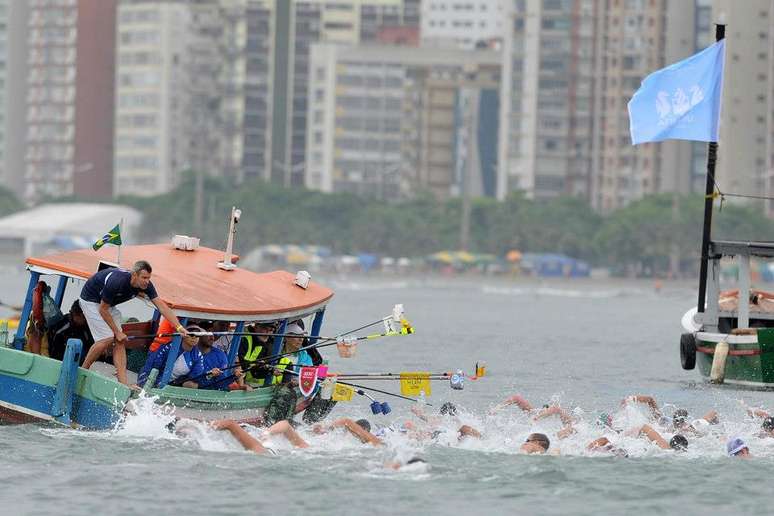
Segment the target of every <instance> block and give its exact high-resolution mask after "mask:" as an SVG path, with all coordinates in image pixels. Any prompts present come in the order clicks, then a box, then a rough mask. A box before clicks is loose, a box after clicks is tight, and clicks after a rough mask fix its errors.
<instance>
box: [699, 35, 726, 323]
mask: <svg viewBox="0 0 774 516" xmlns="http://www.w3.org/2000/svg"><path fill="white" fill-rule="evenodd" d="M725 37H726V25H725V24H721V23H718V24H715V41H721V40H722V39H724V38H725ZM721 94H722V92H721ZM717 156H718V142H709V146H708V148H707V184H706V187H705V189H704V228H703V231H702V236H701V262H700V268H699V301H698V305H697V307H696V310H697V311H698V312H699V313H704V305H705V302H706V300H707V269H708V266H709V246H710V242H711V241H710V235H711V229H712V203H713V201H714V199H713V197H712V194H713V192H714V191H715V163H716V162H717Z"/></svg>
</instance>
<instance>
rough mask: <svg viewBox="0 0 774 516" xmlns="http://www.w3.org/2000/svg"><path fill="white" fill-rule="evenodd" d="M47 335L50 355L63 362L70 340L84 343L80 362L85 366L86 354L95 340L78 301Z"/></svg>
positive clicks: (74, 302)
mask: <svg viewBox="0 0 774 516" xmlns="http://www.w3.org/2000/svg"><path fill="white" fill-rule="evenodd" d="M47 334H48V354H49V356H50V357H51V358H54V359H56V360H62V359H63V358H64V353H65V349H67V341H68V340H70V339H78V340H80V341H81V342H82V343H83V347H82V348H81V360H80V364H83V359H84V358H86V353H88V352H89V349H90V348H91V346H92V344H94V339H93V338H92V336H91V332H90V331H89V326H88V324H86V317H84V315H83V310H81V305H80V304H79V303H78V300H77V299H76V300H75V301H73V304H72V306H71V307H70V312H69V313H68V314H67V315H65V316H64V318H62V319H61V320H60V321H59V322H57V323H56V324H54V325H53V326H52V327H51V328H49V329H48V332H47ZM80 364H79V365H80Z"/></svg>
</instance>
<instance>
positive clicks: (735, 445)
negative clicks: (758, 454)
mask: <svg viewBox="0 0 774 516" xmlns="http://www.w3.org/2000/svg"><path fill="white" fill-rule="evenodd" d="M726 452H728V456H729V457H742V458H743V459H749V458H750V457H752V454H750V449H749V448H748V447H747V445H746V444H745V442H744V441H743V440H742V439H740V438H739V437H733V438H731V439H729V440H728V443H726Z"/></svg>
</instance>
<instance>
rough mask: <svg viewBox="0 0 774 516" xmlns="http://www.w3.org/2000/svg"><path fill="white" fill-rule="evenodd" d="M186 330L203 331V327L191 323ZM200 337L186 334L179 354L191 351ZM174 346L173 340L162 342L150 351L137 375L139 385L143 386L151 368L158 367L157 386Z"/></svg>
mask: <svg viewBox="0 0 774 516" xmlns="http://www.w3.org/2000/svg"><path fill="white" fill-rule="evenodd" d="M186 330H187V331H188V332H189V333H194V332H201V331H202V329H201V328H199V327H198V326H195V325H189V326H188V327H187V328H186ZM199 339H200V337H198V336H196V335H190V334H189V335H184V336H183V339H182V341H181V342H180V348H179V349H178V352H177V356H178V357H180V356H181V355H182V354H183V353H189V352H190V351H191V350H193V349H194V347H196V344H198V342H199ZM171 348H172V344H171V342H166V343H163V344H160V345H159V346H158V347H156V349H154V350H153V351H151V352H150V353H148V358H147V359H146V360H145V365H144V366H142V369H141V370H140V373H139V374H138V375H137V385H138V386H139V387H143V386H144V385H145V382H146V381H147V380H148V375H149V374H150V372H151V370H153V369H156V370H157V371H158V372H159V374H158V376H157V377H156V382H155V383H154V385H153V387H156V386H157V385H158V383H159V381H160V380H161V373H163V372H164V367H165V366H166V364H167V357H168V356H169V350H170V349H171Z"/></svg>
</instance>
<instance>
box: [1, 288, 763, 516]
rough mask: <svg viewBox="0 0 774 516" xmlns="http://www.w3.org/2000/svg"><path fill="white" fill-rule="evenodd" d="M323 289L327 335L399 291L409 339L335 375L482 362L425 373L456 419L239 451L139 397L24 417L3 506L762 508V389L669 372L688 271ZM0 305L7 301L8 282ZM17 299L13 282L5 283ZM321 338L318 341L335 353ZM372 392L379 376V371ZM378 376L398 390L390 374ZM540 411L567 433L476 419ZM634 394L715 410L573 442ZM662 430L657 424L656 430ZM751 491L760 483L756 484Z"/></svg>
mask: <svg viewBox="0 0 774 516" xmlns="http://www.w3.org/2000/svg"><path fill="white" fill-rule="evenodd" d="M329 284H330V285H332V286H333V287H334V288H335V289H336V292H337V294H336V298H335V301H334V302H333V303H332V305H331V306H330V308H329V310H328V314H327V321H326V325H325V332H324V333H325V334H335V333H337V332H340V331H345V330H349V329H352V328H354V327H357V326H359V325H361V324H363V323H365V322H370V321H373V320H375V319H378V318H380V317H382V316H385V315H387V314H388V313H389V312H390V311H391V308H392V305H393V304H395V303H403V304H404V305H405V307H406V315H407V317H408V318H409V319H410V320H411V322H412V323H413V324H414V325H415V327H416V330H417V333H416V334H415V335H413V336H410V337H393V338H386V339H381V340H375V341H371V342H368V343H366V344H362V345H361V346H360V347H359V350H358V355H357V357H355V358H353V359H348V360H344V359H339V358H338V357H336V356H334V354H333V353H332V352H330V351H329V352H328V353H326V355H327V356H329V357H330V359H331V364H332V365H331V368H332V370H336V371H342V372H353V373H364V372H385V371H401V370H431V371H433V372H440V371H446V370H452V369H457V368H461V369H464V370H466V371H468V372H472V370H473V367H474V364H475V362H476V361H478V360H485V361H486V362H487V363H488V373H489V374H488V376H487V377H486V378H484V379H481V380H478V381H475V382H473V381H468V382H466V386H465V390H464V391H451V390H450V389H449V388H448V385H446V384H443V383H436V384H433V395H432V396H431V398H430V399H429V401H430V402H431V403H433V404H434V407H428V408H427V410H428V411H429V412H433V411H436V410H437V407H438V406H439V405H440V404H441V403H442V402H444V401H454V402H455V403H456V404H457V405H458V406H460V407H462V408H463V410H462V412H461V414H460V416H459V420H456V421H448V422H445V423H443V425H445V427H446V428H448V429H449V430H450V432H449V433H448V434H444V435H442V436H441V437H440V438H439V439H438V440H437V442H436V443H434V444H418V443H416V442H415V441H412V440H410V439H408V438H407V437H406V436H405V435H404V434H400V433H394V434H391V435H390V436H389V438H388V441H389V446H387V447H386V448H385V449H378V450H377V449H373V448H371V447H368V446H365V445H361V444H359V443H358V442H356V441H355V440H354V439H353V438H351V437H349V436H347V435H343V434H338V433H334V434H328V435H324V436H317V435H313V434H311V432H309V431H308V430H305V429H302V431H301V432H302V434H303V435H304V437H305V438H307V439H308V440H309V441H310V443H311V445H312V447H311V448H310V449H307V450H300V451H296V450H291V449H290V448H289V446H288V445H287V443H284V442H282V441H281V440H279V439H274V440H273V441H272V442H271V445H272V446H273V447H275V448H276V449H277V450H278V451H279V455H277V456H271V457H263V456H256V455H254V454H252V453H248V452H244V451H242V450H241V449H240V447H239V446H238V445H237V444H236V442H235V441H233V440H231V439H230V438H229V437H228V436H226V435H224V434H222V433H216V432H212V431H210V430H207V429H204V428H199V429H197V430H196V431H195V432H194V433H193V435H192V436H190V437H188V438H185V439H183V438H179V437H175V436H173V435H171V434H169V433H168V432H167V431H166V430H165V428H164V425H165V424H166V422H167V421H169V416H168V415H163V414H158V413H154V412H153V411H151V410H141V415H138V416H134V417H132V418H130V419H129V420H128V421H127V423H126V426H125V427H123V428H121V429H118V430H116V431H113V432H109V433H88V432H76V431H70V430H63V429H56V428H40V427H36V426H17V427H0V453H1V454H2V458H0V486H1V487H0V507H3V513H6V514H54V513H63V514H107V513H114V514H150V513H161V514H171V513H174V514H179V515H195V514H237V513H246V512H254V513H273V514H300V513H307V514H333V513H337V514H401V513H410V512H419V511H421V512H425V513H432V514H443V513H445V514H449V513H452V512H454V513H459V511H463V512H467V513H471V511H474V512H473V513H475V514H517V513H519V514H521V513H523V514H533V513H534V514H567V513H572V514H600V513H603V514H604V513H613V514H620V513H625V512H635V511H636V512H637V513H639V514H651V513H665V512H666V513H681V514H699V513H706V512H708V511H712V512H713V513H728V514H731V513H733V514H741V513H766V512H769V507H768V504H767V503H766V497H765V494H766V493H767V492H768V488H767V487H766V483H767V482H766V479H769V478H771V477H772V475H774V439H769V440H765V439H761V438H759V437H757V436H756V434H757V431H758V429H759V424H760V422H759V421H758V422H756V421H753V420H750V419H748V418H747V417H746V415H745V410H744V407H743V404H742V402H741V401H743V402H744V403H745V404H747V405H750V406H762V407H764V408H767V409H774V401H772V400H771V394H769V393H756V392H748V391H735V390H730V389H715V388H708V387H707V386H705V385H704V384H702V383H701V382H700V381H699V375H698V373H697V372H696V371H693V372H685V371H683V370H682V369H681V368H680V364H679V355H678V347H677V343H678V339H679V334H680V331H681V330H680V327H679V321H680V317H681V315H682V313H683V312H684V311H685V310H686V309H687V308H688V307H689V306H690V305H691V303H693V302H695V290H694V286H693V285H688V284H686V285H683V286H669V285H667V286H666V287H665V289H664V290H663V291H662V292H661V293H660V294H656V293H655V292H654V291H653V290H652V289H651V288H649V285H648V284H647V283H599V282H583V281H579V282H561V283H549V284H536V283H520V282H510V281H506V282H504V283H494V282H491V281H489V282H486V283H478V282H476V281H474V280H470V279H466V280H448V281H440V280H429V281H412V280H405V281H401V282H400V283H394V282H392V283H391V282H387V281H386V280H384V279H379V280H369V279H368V278H357V279H351V280H344V279H332V280H331V281H329ZM8 297H9V299H11V300H13V298H14V296H12V295H11V294H8ZM16 297H18V296H16ZM329 349H330V348H329ZM372 385H374V386H377V384H372ZM378 386H379V387H382V388H386V389H394V390H397V389H398V386H397V385H396V384H395V383H389V382H382V383H381V384H379V385H378ZM514 393H521V394H523V395H524V396H525V397H526V398H527V399H529V400H530V401H532V403H533V404H535V405H542V404H543V403H546V402H549V401H551V400H554V401H558V402H560V403H561V405H562V406H563V407H565V408H567V409H569V410H573V411H574V413H575V415H576V416H577V417H578V418H579V419H580V423H578V425H577V428H578V433H577V434H576V435H574V436H572V437H570V438H569V439H566V440H564V441H560V440H558V439H555V433H556V432H557V431H558V430H559V429H560V426H561V425H560V423H559V421H557V420H553V419H547V420H544V421H540V422H534V421H532V420H531V419H530V418H529V417H528V416H526V415H525V414H523V413H521V411H519V410H518V409H513V410H511V409H508V410H504V411H501V412H499V413H496V414H489V409H490V408H491V407H492V406H493V405H494V404H496V403H497V402H499V401H501V400H502V399H503V398H505V397H506V396H508V395H510V394H514ZM631 393H646V394H652V395H654V396H655V397H656V399H657V400H658V401H659V403H660V404H661V405H663V406H664V411H665V413H666V414H667V415H669V414H671V412H672V411H673V410H674V408H675V407H678V406H679V407H686V408H688V409H689V410H690V411H691V414H692V416H693V417H699V416H700V415H701V414H702V413H704V412H706V411H707V410H709V409H711V408H715V409H717V410H718V411H719V412H720V415H721V419H722V422H721V424H720V425H717V426H713V427H711V428H709V430H708V431H707V432H706V433H705V434H704V435H702V436H691V437H689V438H690V440H691V443H690V447H689V451H688V452H687V453H685V454H675V453H673V452H671V451H662V450H660V449H658V448H656V447H655V446H652V445H650V444H648V443H646V442H645V441H643V440H641V439H635V438H631V437H619V436H617V435H610V434H606V435H608V436H609V437H611V438H612V439H615V442H617V443H618V444H619V445H621V446H624V447H625V448H626V449H627V450H628V451H629V454H630V457H629V458H613V457H605V456H595V455H593V454H590V453H589V452H587V451H586V450H585V445H586V443H588V442H589V441H591V440H592V439H594V438H596V437H599V436H601V435H603V432H602V431H601V430H600V429H599V428H598V427H596V426H595V425H594V424H593V421H594V419H595V418H596V416H597V413H598V412H600V411H608V412H614V413H616V418H615V419H616V424H617V425H619V426H621V427H631V426H635V425H637V424H641V423H643V422H645V421H646V411H645V409H644V408H637V407H629V408H624V409H621V408H620V401H621V399H622V398H623V397H624V396H625V395H627V394H631ZM377 399H379V400H380V401H389V402H390V404H391V405H392V407H393V413H392V414H390V415H389V416H372V415H371V414H370V410H369V407H368V400H366V399H365V398H362V397H358V399H355V400H354V402H353V403H350V404H346V405H343V404H340V405H339V406H338V407H337V408H336V410H335V412H334V415H339V416H342V415H347V416H354V417H367V418H368V419H370V420H371V421H372V423H374V424H382V425H385V424H389V423H393V422H395V423H396V424H397V423H399V422H402V421H405V420H407V419H410V418H411V413H410V411H409V410H408V408H409V407H408V404H407V403H405V402H403V401H400V400H396V399H390V398H386V397H382V396H377ZM461 423H467V424H470V425H472V426H474V427H476V428H478V429H480V430H481V431H482V432H483V433H484V438H483V439H482V440H480V441H476V440H472V441H466V442H463V443H458V442H457V441H456V439H455V438H453V433H454V429H455V428H456V427H457V426H459V424H461ZM532 431H542V432H545V433H547V434H548V435H549V436H550V437H551V439H552V448H553V447H556V448H558V449H559V450H560V451H561V455H560V456H540V457H538V456H523V455H518V454H517V453H516V450H517V449H518V446H519V444H520V443H521V442H523V440H524V438H525V437H526V435H527V434H528V433H530V432H532ZM662 433H663V434H664V435H665V436H666V437H667V438H669V437H670V436H671V435H672V434H671V433H669V432H668V431H667V430H666V429H663V431H662ZM730 435H740V436H741V437H743V438H745V439H746V440H747V441H748V444H749V446H750V448H751V450H752V452H753V454H754V455H755V456H756V457H755V458H753V459H751V460H747V461H744V460H738V459H729V458H728V457H726V456H725V453H724V452H725V441H726V439H727V438H728V436H730ZM414 455H419V456H421V457H423V458H424V459H425V460H427V461H428V464H429V466H428V467H424V466H421V465H420V466H418V467H413V466H412V467H409V468H406V469H405V470H402V471H397V472H396V471H392V470H388V469H386V468H385V467H384V463H385V462H387V461H392V460H405V459H406V458H408V457H411V456H414ZM762 495H763V496H762Z"/></svg>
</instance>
